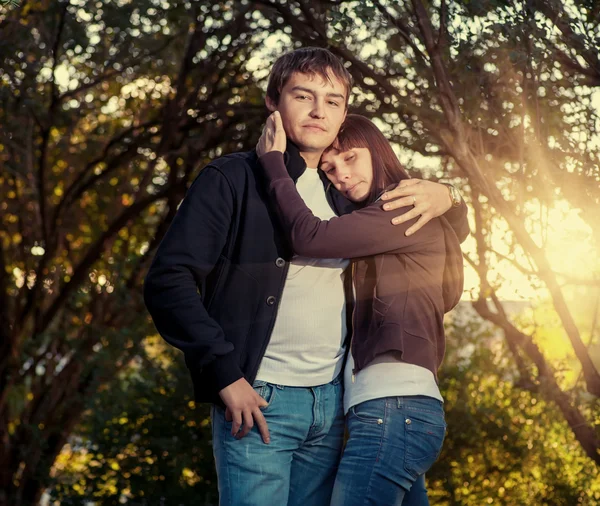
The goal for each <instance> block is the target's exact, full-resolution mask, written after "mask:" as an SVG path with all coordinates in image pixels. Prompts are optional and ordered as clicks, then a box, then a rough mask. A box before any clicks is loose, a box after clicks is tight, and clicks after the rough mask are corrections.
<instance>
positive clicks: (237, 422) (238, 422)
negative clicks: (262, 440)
mask: <svg viewBox="0 0 600 506" xmlns="http://www.w3.org/2000/svg"><path fill="white" fill-rule="evenodd" d="M232 418H233V423H232V424H231V435H232V436H235V435H236V434H237V433H238V432H239V431H240V427H241V426H242V412H241V411H234V412H233V413H232Z"/></svg>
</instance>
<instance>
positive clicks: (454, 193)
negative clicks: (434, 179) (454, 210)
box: [442, 183, 462, 207]
mask: <svg viewBox="0 0 600 506" xmlns="http://www.w3.org/2000/svg"><path fill="white" fill-rule="evenodd" d="M442 184H444V185H446V186H447V187H448V191H449V192H450V200H451V201H452V207H458V206H460V205H461V204H462V197H461V196H460V193H459V191H458V190H457V189H456V188H454V186H452V185H451V184H450V183H442Z"/></svg>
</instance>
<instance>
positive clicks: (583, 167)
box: [258, 0, 600, 464]
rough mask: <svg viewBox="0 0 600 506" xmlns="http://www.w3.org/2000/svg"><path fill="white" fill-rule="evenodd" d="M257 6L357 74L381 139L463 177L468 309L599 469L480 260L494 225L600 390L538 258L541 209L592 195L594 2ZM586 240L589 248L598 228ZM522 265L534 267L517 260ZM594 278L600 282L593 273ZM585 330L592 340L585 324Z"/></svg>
mask: <svg viewBox="0 0 600 506" xmlns="http://www.w3.org/2000/svg"><path fill="white" fill-rule="evenodd" d="M258 3H259V4H260V5H262V6H263V7H264V9H265V11H266V12H271V13H276V14H277V15H278V16H279V18H277V16H276V15H275V14H272V15H271V19H273V24H274V26H275V27H278V28H280V29H283V28H287V27H290V28H291V37H292V38H293V39H294V40H295V41H298V42H299V43H301V44H311V45H319V46H326V47H328V48H329V49H331V50H332V51H333V52H334V53H336V54H337V55H338V56H340V57H341V58H342V59H344V60H345V61H346V62H347V64H348V69H349V70H350V72H352V74H353V75H354V77H355V80H356V83H357V88H358V89H357V95H356V99H355V101H354V103H353V106H354V108H355V109H356V110H357V111H358V112H363V113H365V114H367V115H370V116H373V117H376V118H378V119H380V120H382V121H383V124H384V125H387V132H388V134H389V136H390V138H392V139H395V140H397V141H398V143H399V144H401V145H402V146H403V147H404V148H405V149H406V150H409V151H411V152H412V153H415V154H418V155H419V156H420V157H422V158H424V159H426V160H432V162H433V164H434V165H437V166H438V167H439V166H440V165H441V167H442V169H443V170H439V169H437V170H438V172H439V174H440V176H445V177H450V178H455V179H456V180H459V179H462V181H463V183H462V187H463V188H464V189H465V190H470V195H469V198H470V201H471V202H472V204H473V207H474V211H475V218H476V219H475V224H474V225H475V237H476V238H477V254H476V255H475V256H473V257H472V258H470V259H469V260H470V263H471V265H473V266H474V268H475V269H476V271H477V273H478V274H479V277H480V280H481V287H480V290H479V293H478V294H476V301H475V303H474V307H475V308H476V309H477V311H478V312H479V314H480V315H481V316H482V317H483V318H485V319H488V320H489V321H492V322H494V323H495V324H497V325H498V326H500V328H502V329H503V331H504V333H505V336H506V339H507V343H508V346H509V349H510V351H511V353H513V356H514V360H515V363H517V364H518V365H519V370H520V372H521V373H522V374H523V376H524V377H523V379H522V384H523V385H531V386H532V388H533V387H535V388H537V387H538V386H540V387H541V388H542V391H543V392H544V394H545V395H546V397H547V399H548V400H549V401H551V402H554V403H556V405H557V406H559V408H560V410H561V412H562V415H563V416H564V418H565V420H567V422H568V423H569V426H570V427H571V430H572V431H573V434H574V435H575V437H576V438H577V440H578V441H579V443H580V444H581V446H582V448H583V449H584V450H585V452H586V454H587V455H588V456H589V458H590V459H592V460H593V461H594V462H595V463H596V464H600V437H599V435H598V429H597V427H596V425H595V422H594V417H593V416H591V417H590V416H586V415H585V411H586V406H585V405H584V404H581V402H580V400H579V399H578V398H577V397H576V396H574V395H573V394H572V392H567V391H565V390H564V389H563V387H562V386H561V385H560V382H559V381H558V379H557V371H556V368H555V366H554V365H553V364H551V363H550V362H549V361H548V360H547V358H546V356H545V355H544V352H543V351H542V350H541V349H540V348H539V346H538V345H537V344H536V335H535V331H534V332H530V333H526V332H523V331H522V330H520V329H519V328H518V327H517V326H516V325H515V324H514V322H512V321H511V320H510V317H508V316H507V314H506V312H505V311H504V310H503V308H502V303H501V301H500V300H499V297H498V296H497V290H498V288H499V287H500V286H501V283H502V280H501V279H500V280H499V281H497V282H495V281H490V261H492V263H493V264H494V265H501V261H504V260H506V258H505V257H501V256H500V255H498V254H497V253H496V252H495V251H494V248H493V246H492V243H491V231H492V230H494V229H495V228H497V227H498V226H499V224H501V226H502V229H503V230H505V235H504V237H503V239H504V240H505V242H506V243H507V244H509V245H510V246H511V252H510V254H509V256H508V259H507V260H508V261H509V262H511V263H512V264H516V265H517V266H518V267H519V268H520V269H521V270H526V274H527V275H528V276H529V277H530V279H531V280H532V284H533V285H534V286H540V287H543V288H544V289H545V290H546V293H547V295H548V297H550V299H551V300H552V303H553V307H554V311H555V314H556V315H557V317H558V318H559V320H560V322H561V326H562V329H563V331H564V333H565V335H566V336H568V339H569V341H570V343H571V346H572V350H573V353H574V354H575V356H576V358H577V363H578V367H580V368H581V371H582V375H581V382H582V385H584V387H585V389H586V390H587V391H588V392H589V393H590V394H591V395H592V396H594V397H596V398H597V397H598V396H600V372H599V369H598V365H597V364H595V363H594V361H593V359H592V357H591V356H590V353H589V351H588V347H587V344H586V343H584V341H583V339H582V330H581V329H580V326H579V325H578V324H577V323H576V321H575V318H574V316H573V312H572V309H571V308H570V307H569V304H568V303H567V300H566V297H565V289H564V288H563V287H562V286H561V281H562V275H561V273H558V272H556V271H555V269H553V266H552V265H551V263H550V261H549V260H548V256H547V253H546V251H545V250H544V247H543V239H544V232H545V231H546V230H547V223H544V222H543V221H542V222H540V220H539V218H538V216H539V214H537V213H541V215H542V216H543V215H544V214H545V210H547V209H548V208H549V207H551V206H553V205H554V204H555V203H556V202H557V201H559V200H561V199H563V200H564V199H566V200H567V201H568V202H569V204H570V205H571V206H572V207H574V208H581V209H586V210H587V209H593V208H595V206H597V205H598V203H599V201H600V185H599V184H598V181H600V174H599V172H598V165H597V164H596V163H594V160H596V159H597V157H598V143H597V142H596V141H595V140H593V139H591V137H590V133H591V132H594V131H595V127H596V125H597V110H596V109H595V107H594V106H593V104H592V100H591V95H592V93H593V91H594V89H593V88H592V87H597V85H598V81H597V74H598V70H599V68H598V65H597V50H595V48H597V47H598V45H599V44H598V36H597V33H598V22H599V21H598V19H597V16H596V14H595V12H596V11H595V10H594V9H593V5H592V4H591V3H590V2H585V1H578V2H572V3H570V4H569V5H567V3H566V2H565V3H563V2H558V1H553V2H528V1H523V2H503V1H501V0H500V1H465V2H451V3H450V2H446V1H444V0H440V1H436V2H422V1H419V0H412V1H410V2H409V1H406V2H383V1H377V0H373V1H369V2H352V1H348V2H338V3H337V4H336V6H335V7H334V6H332V5H331V4H328V3H326V2H323V3H321V5H320V6H318V7H313V6H312V4H311V6H309V5H308V4H307V3H306V2H304V1H302V0H297V1H295V2H286V3H280V2H277V1H270V0H264V1H261V2H258ZM560 111H562V112H560ZM557 112H558V113H557ZM430 163H431V162H430ZM534 213H536V214H534ZM586 221H587V222H588V223H589V224H590V226H591V228H592V230H593V231H596V232H597V230H598V219H597V213H593V212H590V213H588V214H587V215H586ZM540 235H541V241H540ZM594 240H595V241H596V242H595V244H596V245H597V244H598V236H597V235H595V239H594ZM540 242H542V244H541V245H540ZM523 261H524V262H528V263H529V264H530V265H529V266H527V267H523V265H522V262H523ZM591 268H593V269H596V271H597V269H598V266H597V265H592V266H591ZM596 278H597V276H596ZM592 284H593V286H595V289H596V290H597V287H598V282H597V281H593V282H592ZM590 339H597V332H596V334H594V329H593V328H592V331H591V333H590Z"/></svg>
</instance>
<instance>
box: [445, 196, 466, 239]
mask: <svg viewBox="0 0 600 506" xmlns="http://www.w3.org/2000/svg"><path fill="white" fill-rule="evenodd" d="M467 214H468V208H467V204H465V201H464V200H463V201H462V202H461V203H460V206H457V207H451V208H450V209H448V211H446V212H445V213H444V218H446V219H447V220H448V223H449V224H450V226H451V227H452V228H453V229H454V232H455V233H456V237H458V240H459V242H461V243H462V242H464V240H465V239H466V238H467V237H469V234H470V233H471V229H470V228H469V220H468V219H467Z"/></svg>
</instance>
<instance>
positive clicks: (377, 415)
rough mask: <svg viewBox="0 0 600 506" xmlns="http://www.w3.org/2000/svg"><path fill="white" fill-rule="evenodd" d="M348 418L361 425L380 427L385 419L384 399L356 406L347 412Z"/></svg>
mask: <svg viewBox="0 0 600 506" xmlns="http://www.w3.org/2000/svg"><path fill="white" fill-rule="evenodd" d="M348 417H349V418H350V417H353V418H355V419H356V420H358V421H359V422H363V423H375V424H380V425H381V424H383V420H384V418H385V399H375V400H372V401H365V402H361V403H359V404H356V405H354V406H352V407H351V408H350V409H349V410H348Z"/></svg>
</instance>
